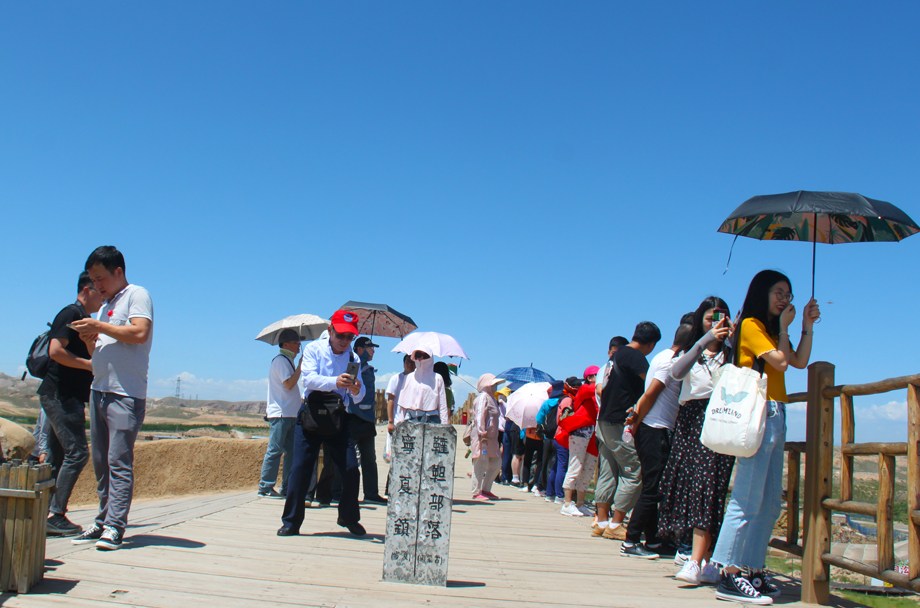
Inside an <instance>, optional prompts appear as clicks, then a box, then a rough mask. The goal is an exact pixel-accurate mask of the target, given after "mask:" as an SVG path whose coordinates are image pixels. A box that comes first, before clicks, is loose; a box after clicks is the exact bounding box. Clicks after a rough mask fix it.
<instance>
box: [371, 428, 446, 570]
mask: <svg viewBox="0 0 920 608" xmlns="http://www.w3.org/2000/svg"><path fill="white" fill-rule="evenodd" d="M456 455H457V431H456V429H454V427H453V426H450V425H442V424H422V423H417V422H402V423H400V424H399V425H397V427H396V430H395V431H394V432H393V438H392V440H391V444H390V487H389V488H388V493H389V501H388V502H387V535H386V545H385V549H384V554H383V555H384V557H383V580H384V581H389V582H397V583H415V584H419V585H436V586H441V587H444V586H446V585H447V557H448V553H449V548H450V515H451V505H452V504H453V494H454V460H455V458H456Z"/></svg>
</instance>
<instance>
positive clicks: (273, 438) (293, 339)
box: [259, 328, 301, 498]
mask: <svg viewBox="0 0 920 608" xmlns="http://www.w3.org/2000/svg"><path fill="white" fill-rule="evenodd" d="M300 341H301V337H300V334H298V333H297V332H296V331H294V330H293V329H290V328H288V329H284V330H282V331H281V334H279V336H278V345H279V346H280V347H281V352H280V353H279V354H278V355H276V356H275V358H274V359H272V364H271V367H270V368H269V371H268V399H267V400H266V406H265V417H266V418H268V425H269V426H268V446H267V447H266V449H265V458H264V459H263V460H262V475H261V477H260V481H259V496H262V497H266V498H284V495H285V494H286V493H287V485H288V484H287V482H288V475H290V472H291V462H292V460H291V459H292V457H293V454H294V425H295V424H296V423H297V412H298V410H300V403H301V397H300V388H299V387H298V382H297V381H298V380H299V379H300V365H299V364H296V365H295V364H294V358H295V357H296V356H297V354H298V353H299V352H300ZM282 455H283V456H284V465H283V468H282V471H281V492H280V493H279V492H276V491H275V481H276V480H277V479H278V465H279V464H280V462H281V456H282Z"/></svg>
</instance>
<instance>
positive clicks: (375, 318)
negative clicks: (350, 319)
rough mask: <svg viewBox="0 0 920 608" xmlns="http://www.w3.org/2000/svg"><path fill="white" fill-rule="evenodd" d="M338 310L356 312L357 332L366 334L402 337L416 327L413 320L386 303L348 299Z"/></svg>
mask: <svg viewBox="0 0 920 608" xmlns="http://www.w3.org/2000/svg"><path fill="white" fill-rule="evenodd" d="M340 310H347V311H350V312H356V313H358V332H360V333H361V334H363V335H366V336H384V337H388V338H402V337H404V336H405V335H406V334H408V333H410V332H413V331H415V330H416V329H418V326H417V325H416V324H415V321H413V320H412V319H410V318H409V317H408V316H406V315H404V314H402V313H401V312H398V311H396V310H393V309H392V308H390V307H389V306H387V305H386V304H372V303H370V302H355V301H348V302H345V303H344V304H342V306H341V308H340Z"/></svg>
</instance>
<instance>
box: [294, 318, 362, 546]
mask: <svg viewBox="0 0 920 608" xmlns="http://www.w3.org/2000/svg"><path fill="white" fill-rule="evenodd" d="M357 324H358V315H356V314H355V313H353V312H347V311H344V310H338V311H336V313H335V314H334V315H332V319H331V321H330V323H329V327H328V330H329V339H328V340H323V339H321V340H316V341H314V342H311V343H310V344H309V345H308V346H307V347H306V348H305V349H304V352H303V356H302V357H301V359H300V370H301V379H302V382H303V387H304V405H301V407H300V412H299V414H298V416H297V419H298V421H302V420H303V418H304V415H305V409H306V405H305V404H306V403H307V402H308V401H309V399H310V395H311V394H312V393H313V392H316V391H322V392H324V393H327V396H328V397H332V395H331V393H335V394H337V395H338V396H339V397H340V398H341V399H342V400H343V401H344V402H346V403H347V402H348V400H349V399H353V400H355V401H357V402H359V403H360V402H361V400H362V399H364V394H365V390H364V385H363V384H361V381H360V379H359V378H358V377H352V376H351V375H349V374H347V373H345V372H346V370H347V369H348V364H349V363H352V362H354V363H357V362H358V357H357V356H356V355H355V354H354V353H353V352H352V351H351V348H350V347H351V343H352V341H353V340H354V339H355V338H356V337H357V336H358V327H357ZM355 376H357V374H355ZM323 444H325V445H326V452H325V454H326V456H327V457H328V458H329V459H330V460H331V461H332V462H327V463H324V466H336V467H338V468H340V469H341V470H342V471H343V472H344V479H343V487H342V498H341V500H339V517H338V521H337V522H336V523H338V525H340V526H342V527H344V528H347V529H348V531H349V532H351V533H352V534H354V535H355V536H364V534H365V533H366V532H365V530H364V526H362V525H361V524H360V523H358V521H359V520H360V518H361V513H360V508H359V506H358V485H359V483H360V479H359V478H360V473H359V472H358V458H357V455H356V453H355V444H354V441H353V440H352V438H351V432H350V430H349V428H348V424H347V423H346V424H343V425H342V427H341V429H340V430H339V431H338V432H336V433H335V434H333V435H320V434H317V433H315V432H307V431H306V430H305V429H304V426H303V424H302V422H300V423H298V424H297V427H296V429H295V431H294V463H293V465H291V474H290V480H289V482H288V486H289V487H288V491H287V496H286V498H285V501H284V513H283V514H282V516H281V521H282V526H281V528H280V529H279V530H278V536H295V535H297V534H300V525H301V524H302V523H303V520H304V499H305V498H306V496H307V488H308V486H309V485H310V477H311V476H312V474H313V468H314V466H315V465H316V459H317V457H318V456H319V449H320V447H321V446H322V445H323Z"/></svg>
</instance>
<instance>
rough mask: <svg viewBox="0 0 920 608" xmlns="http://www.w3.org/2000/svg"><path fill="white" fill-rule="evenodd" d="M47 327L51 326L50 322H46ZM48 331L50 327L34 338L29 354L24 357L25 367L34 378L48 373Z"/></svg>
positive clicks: (49, 331) (49, 340)
mask: <svg viewBox="0 0 920 608" xmlns="http://www.w3.org/2000/svg"><path fill="white" fill-rule="evenodd" d="M48 327H49V328H50V327H51V323H48ZM49 333H51V330H50V329H48V331H46V332H45V333H43V334H41V335H40V336H38V337H37V338H35V341H34V342H32V347H31V348H29V356H28V357H26V369H28V370H29V373H30V374H32V375H33V376H35V377H36V378H41V379H44V378H45V376H46V375H48V368H49V367H51V354H50V353H49V352H48V349H49V347H50V345H51V338H50V337H48V334H49Z"/></svg>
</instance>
